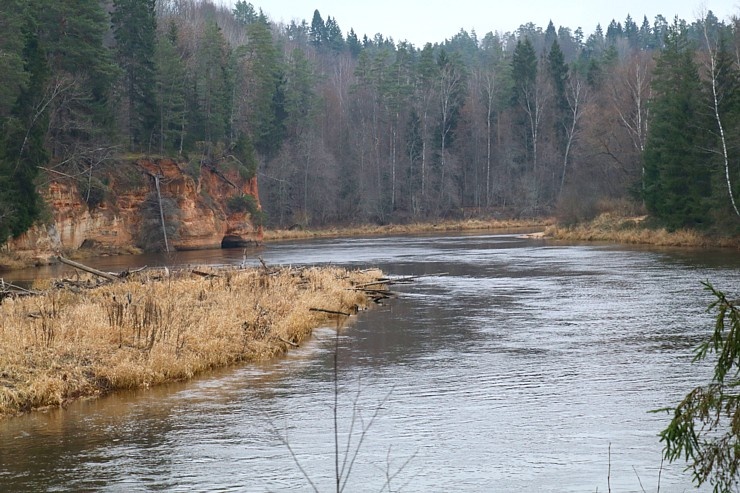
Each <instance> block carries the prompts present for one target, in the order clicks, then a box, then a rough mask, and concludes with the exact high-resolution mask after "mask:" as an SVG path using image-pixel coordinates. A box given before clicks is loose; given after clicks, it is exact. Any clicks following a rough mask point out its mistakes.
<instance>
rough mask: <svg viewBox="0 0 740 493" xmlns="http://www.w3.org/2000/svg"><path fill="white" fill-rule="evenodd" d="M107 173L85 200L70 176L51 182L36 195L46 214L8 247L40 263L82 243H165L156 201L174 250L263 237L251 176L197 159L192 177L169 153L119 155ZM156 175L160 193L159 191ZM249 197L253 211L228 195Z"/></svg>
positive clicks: (107, 246) (123, 246)
mask: <svg viewBox="0 0 740 493" xmlns="http://www.w3.org/2000/svg"><path fill="white" fill-rule="evenodd" d="M118 166H120V167H121V168H119V169H117V170H116V171H115V172H113V173H111V175H110V176H108V177H106V181H107V183H106V185H107V186H106V188H107V192H106V193H105V194H104V195H103V196H102V200H100V201H99V202H98V203H97V204H95V205H94V206H88V203H87V201H85V200H84V199H83V197H82V195H81V194H80V192H79V190H78V188H77V185H76V183H75V182H73V181H63V180H55V181H52V182H51V183H50V184H49V185H48V186H47V187H46V189H45V190H43V191H42V195H43V196H44V199H45V201H46V203H47V205H48V207H49V210H50V215H51V217H50V218H49V219H47V220H46V221H45V222H44V223H43V224H38V225H36V226H34V227H33V228H31V229H30V230H29V231H28V232H26V233H25V234H23V235H22V236H20V237H19V238H16V239H13V240H11V241H10V242H9V243H8V244H7V245H6V247H5V248H6V249H7V250H9V251H11V252H26V253H31V254H32V255H33V256H34V257H35V258H37V259H38V260H39V261H40V262H42V261H43V259H44V257H48V256H51V255H53V254H54V253H58V252H69V251H74V250H78V249H81V248H95V249H97V250H102V251H111V252H122V251H123V252H125V251H133V250H135V249H142V250H155V249H159V248H160V247H161V246H163V241H162V240H163V238H164V234H163V232H162V223H161V217H160V204H161V205H162V211H163V212H164V218H165V225H166V229H167V236H168V245H169V248H170V249H171V250H172V249H174V250H192V249H204V248H219V247H221V246H222V245H225V246H232V247H233V246H245V245H248V244H254V243H255V242H260V241H261V240H262V227H261V225H260V224H259V221H258V220H257V218H255V216H256V215H258V214H259V199H258V190H257V179H256V178H251V179H249V180H245V179H243V178H242V177H241V176H240V175H239V173H238V171H236V170H233V171H221V170H219V169H218V167H217V166H203V167H201V169H200V173H199V176H198V177H197V178H193V177H192V176H190V175H188V174H187V173H185V172H183V167H182V166H181V165H180V164H179V163H178V162H176V161H174V160H171V159H139V160H136V161H128V162H121V163H119V164H118ZM157 181H158V182H159V193H157ZM245 195H246V196H250V197H253V200H251V199H250V203H251V204H253V210H252V213H250V212H249V211H245V210H234V209H235V208H234V207H230V204H231V202H230V201H233V199H234V197H242V196H245Z"/></svg>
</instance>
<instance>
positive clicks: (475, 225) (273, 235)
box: [264, 219, 553, 241]
mask: <svg viewBox="0 0 740 493" xmlns="http://www.w3.org/2000/svg"><path fill="white" fill-rule="evenodd" d="M552 222H553V221H552V220H551V219H531V220H530V219H464V220H459V221H438V222H434V223H410V224H387V225H383V226H377V225H361V226H348V227H341V228H323V229H302V228H293V229H273V230H265V232H264V239H265V240H266V241H275V240H298V239H307V238H324V237H342V236H375V235H395V234H416V233H435V232H455V231H487V230H502V229H517V228H536V227H544V226H547V225H549V224H552Z"/></svg>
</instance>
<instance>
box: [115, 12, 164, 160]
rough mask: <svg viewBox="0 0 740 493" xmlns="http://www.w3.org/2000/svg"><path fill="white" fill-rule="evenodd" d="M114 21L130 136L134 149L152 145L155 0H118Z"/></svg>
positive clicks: (155, 120) (154, 102)
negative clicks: (126, 102)
mask: <svg viewBox="0 0 740 493" xmlns="http://www.w3.org/2000/svg"><path fill="white" fill-rule="evenodd" d="M113 9H114V10H113V13H112V14H111V22H112V25H113V33H114V35H115V38H116V57H117V60H118V63H119V65H120V67H121V68H122V69H123V73H124V84H123V87H124V94H125V98H126V99H127V101H128V134H129V141H130V143H131V145H132V147H137V146H138V147H139V148H142V146H143V148H145V149H146V148H147V146H150V145H151V141H152V138H153V135H154V130H155V128H156V125H157V113H158V111H157V107H156V104H157V100H156V98H155V93H154V88H155V78H156V66H155V48H156V30H157V20H156V16H155V0H114V1H113Z"/></svg>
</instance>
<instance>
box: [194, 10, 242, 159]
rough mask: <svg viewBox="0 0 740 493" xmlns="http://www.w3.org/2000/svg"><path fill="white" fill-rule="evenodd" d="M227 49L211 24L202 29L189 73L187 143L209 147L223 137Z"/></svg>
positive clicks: (227, 108)
mask: <svg viewBox="0 0 740 493" xmlns="http://www.w3.org/2000/svg"><path fill="white" fill-rule="evenodd" d="M228 59H229V47H228V46H227V44H226V40H225V39H224V37H223V33H222V32H221V28H219V27H218V24H216V22H214V21H208V22H206V25H205V30H204V32H203V36H202V38H201V39H200V43H199V44H198V49H197V52H196V54H195V60H194V62H195V66H194V67H193V71H192V72H191V76H192V78H193V85H194V92H193V94H192V99H191V101H192V104H190V105H189V109H190V115H188V117H187V121H188V123H189V124H190V126H189V139H190V140H191V141H205V142H209V143H211V144H215V143H216V142H219V141H223V140H224V139H225V137H226V134H227V132H226V130H227V124H228V119H229V116H230V113H231V106H230V100H229V92H228V90H227V89H228V86H229V74H228Z"/></svg>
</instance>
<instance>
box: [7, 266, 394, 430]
mask: <svg viewBox="0 0 740 493" xmlns="http://www.w3.org/2000/svg"><path fill="white" fill-rule="evenodd" d="M380 275H381V273H380V272H379V271H364V272H360V271H347V270H345V269H340V268H333V267H322V268H303V269H295V268H280V269H265V268H260V269H246V270H242V269H239V270H236V269H234V270H218V271H216V270H207V269H202V270H199V271H187V272H181V273H176V274H172V275H167V274H166V273H165V272H161V271H158V272H154V271H145V272H142V273H138V274H135V275H132V276H131V277H130V278H129V279H127V280H126V281H122V282H115V283H110V284H107V285H103V286H100V287H95V288H89V289H88V288H86V287H85V283H86V281H85V280H84V279H83V280H77V281H75V282H71V283H70V282H68V283H65V284H61V283H57V285H56V287H54V286H51V287H49V288H47V289H45V290H42V293H41V294H40V295H39V296H28V297H18V298H12V297H8V298H5V299H4V301H2V304H0V416H8V415H13V414H17V413H20V412H25V411H30V410H33V409H37V408H43V407H47V406H63V405H65V404H66V403H67V402H69V401H70V400H73V399H76V398H80V397H92V396H98V395H101V394H104V393H106V392H109V391H112V390H116V389H126V388H137V387H147V386H151V385H157V384H160V383H164V382H169V381H174V380H184V379H188V378H191V377H193V376H194V375H197V374H199V373H202V372H204V371H207V370H209V369H213V368H217V367H224V366H227V365H232V364H236V363H240V362H245V361H257V360H265V359H268V358H272V357H275V356H277V355H279V354H281V353H283V352H285V351H286V350H287V349H288V348H289V347H291V346H294V345H297V344H299V343H300V342H301V341H302V340H303V339H305V338H306V337H307V336H308V335H309V334H310V333H311V331H312V329H313V328H315V327H318V326H321V325H323V324H329V323H332V325H333V322H332V315H331V314H330V313H327V311H337V312H355V311H356V310H357V309H358V308H361V307H364V306H366V304H367V303H368V297H367V295H366V294H365V293H364V292H363V291H361V290H356V289H354V288H353V286H355V285H359V284H366V283H370V282H373V281H374V280H376V279H377V278H378V277H379V276H380ZM312 308H320V309H323V310H326V311H315V310H313V311H312V310H311V309H312Z"/></svg>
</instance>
